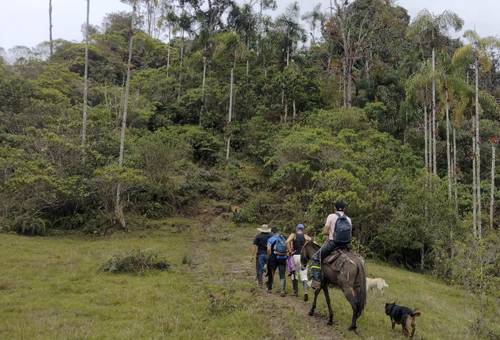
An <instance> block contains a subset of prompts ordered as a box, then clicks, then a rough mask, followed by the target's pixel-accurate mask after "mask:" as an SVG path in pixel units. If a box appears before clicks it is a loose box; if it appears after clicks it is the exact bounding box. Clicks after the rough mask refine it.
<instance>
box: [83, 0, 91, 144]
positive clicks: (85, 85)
mask: <svg viewBox="0 0 500 340" xmlns="http://www.w3.org/2000/svg"><path fill="white" fill-rule="evenodd" d="M89 17H90V0H87V24H86V27H85V72H84V81H83V117H82V146H85V142H86V139H87V99H88V92H89V79H88V77H89V27H90V25H89Z"/></svg>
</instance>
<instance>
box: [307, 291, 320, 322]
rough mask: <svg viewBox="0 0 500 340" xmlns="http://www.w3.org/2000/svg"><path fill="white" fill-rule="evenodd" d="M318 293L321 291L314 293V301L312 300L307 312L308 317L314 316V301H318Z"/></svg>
mask: <svg viewBox="0 0 500 340" xmlns="http://www.w3.org/2000/svg"><path fill="white" fill-rule="evenodd" d="M320 291H321V288H318V289H316V290H315V291H314V299H313V303H312V306H311V310H310V311H309V315H310V316H313V315H314V310H315V309H316V301H318V295H319V292H320Z"/></svg>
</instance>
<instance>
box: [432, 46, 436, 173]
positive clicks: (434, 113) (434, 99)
mask: <svg viewBox="0 0 500 340" xmlns="http://www.w3.org/2000/svg"><path fill="white" fill-rule="evenodd" d="M435 72H436V51H435V50H434V48H433V49H432V173H433V174H434V175H437V158H436V137H437V131H436V74H435Z"/></svg>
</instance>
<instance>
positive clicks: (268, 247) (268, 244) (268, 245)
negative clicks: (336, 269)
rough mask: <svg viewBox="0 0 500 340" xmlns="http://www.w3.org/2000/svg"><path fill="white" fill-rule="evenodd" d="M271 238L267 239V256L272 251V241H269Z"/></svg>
mask: <svg viewBox="0 0 500 340" xmlns="http://www.w3.org/2000/svg"><path fill="white" fill-rule="evenodd" d="M270 240H271V239H269V241H267V255H268V256H271V253H272V245H273V244H272V243H271V241H270Z"/></svg>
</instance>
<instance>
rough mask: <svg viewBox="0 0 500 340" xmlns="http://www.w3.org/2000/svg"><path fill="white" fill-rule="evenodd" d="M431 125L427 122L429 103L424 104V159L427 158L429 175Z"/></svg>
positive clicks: (426, 167)
mask: <svg viewBox="0 0 500 340" xmlns="http://www.w3.org/2000/svg"><path fill="white" fill-rule="evenodd" d="M428 126H429V123H428V121H427V103H425V104H424V144H425V146H424V154H425V155H424V156H425V157H424V158H425V170H426V171H427V173H429V169H430V166H429V163H430V162H429V158H430V157H429V150H428V149H429V148H428V145H429V133H428V132H429V128H428Z"/></svg>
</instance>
